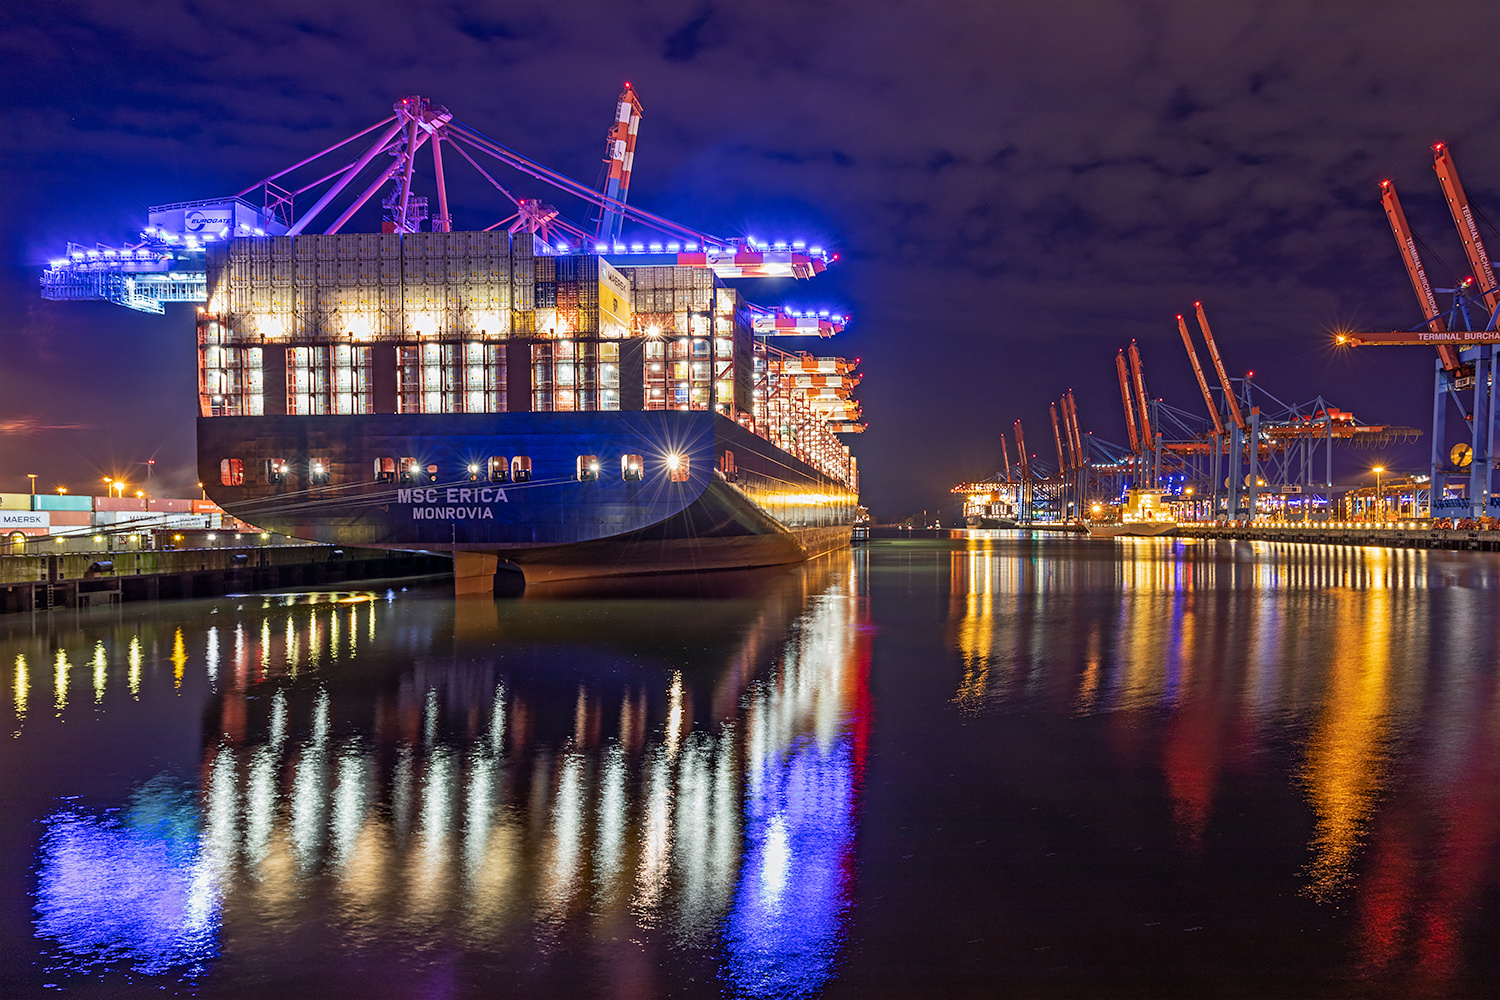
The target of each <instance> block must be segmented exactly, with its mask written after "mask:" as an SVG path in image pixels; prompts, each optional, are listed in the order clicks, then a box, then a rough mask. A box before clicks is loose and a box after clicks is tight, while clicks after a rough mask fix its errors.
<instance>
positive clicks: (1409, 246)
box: [1380, 160, 1459, 372]
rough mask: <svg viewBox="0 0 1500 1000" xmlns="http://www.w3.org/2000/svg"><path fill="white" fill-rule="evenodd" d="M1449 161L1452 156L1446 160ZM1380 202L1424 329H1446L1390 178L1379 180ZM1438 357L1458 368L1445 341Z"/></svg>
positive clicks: (1455, 354)
mask: <svg viewBox="0 0 1500 1000" xmlns="http://www.w3.org/2000/svg"><path fill="white" fill-rule="evenodd" d="M1449 162H1450V163H1451V162H1452V161H1451V160H1450V161H1449ZM1380 204H1381V207H1383V208H1384V209H1385V217H1386V219H1387V220H1388V221H1389V222H1390V224H1391V235H1393V236H1395V237H1396V247H1397V249H1399V250H1400V251H1401V260H1402V262H1403V263H1405V264H1406V276H1407V277H1408V278H1410V279H1411V289H1412V291H1414V292H1416V293H1417V302H1418V304H1419V305H1421V307H1422V313H1423V316H1424V318H1425V319H1426V320H1427V329H1429V330H1431V331H1432V332H1433V333H1445V332H1447V330H1448V324H1447V323H1445V322H1443V317H1442V316H1441V315H1440V313H1439V310H1438V304H1437V296H1436V295H1433V294H1432V282H1430V281H1428V280H1427V271H1426V269H1425V268H1423V267H1422V258H1421V257H1419V256H1417V241H1416V237H1414V236H1413V235H1412V232H1411V226H1409V225H1407V223H1406V213H1405V212H1404V211H1402V210H1401V199H1400V198H1398V197H1397V196H1396V186H1395V185H1394V184H1392V183H1391V182H1390V181H1388V180H1387V181H1381V182H1380ZM1437 352H1438V357H1439V358H1441V359H1442V362H1443V370H1444V371H1449V372H1453V371H1457V370H1458V368H1459V361H1458V352H1457V351H1455V350H1454V349H1453V348H1452V347H1451V346H1449V345H1448V344H1438V345H1437Z"/></svg>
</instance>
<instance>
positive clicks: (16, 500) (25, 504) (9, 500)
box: [0, 493, 31, 510]
mask: <svg viewBox="0 0 1500 1000" xmlns="http://www.w3.org/2000/svg"><path fill="white" fill-rule="evenodd" d="M30 509H31V494H30V493H0V510H30Z"/></svg>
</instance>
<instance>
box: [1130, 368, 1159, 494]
mask: <svg viewBox="0 0 1500 1000" xmlns="http://www.w3.org/2000/svg"><path fill="white" fill-rule="evenodd" d="M1130 375H1131V378H1132V379H1133V380H1134V381H1135V405H1136V409H1137V410H1138V411H1139V413H1138V415H1139V417H1140V420H1141V457H1142V459H1143V461H1144V467H1145V470H1146V474H1145V477H1144V478H1145V479H1146V485H1147V486H1155V485H1156V473H1155V471H1154V469H1153V468H1152V463H1153V460H1154V458H1155V454H1156V435H1155V434H1154V433H1153V432H1152V429H1151V412H1150V407H1149V404H1147V402H1146V374H1145V372H1144V371H1142V369H1141V352H1140V350H1139V349H1138V348H1137V347H1136V346H1135V341H1133V340H1132V341H1131V342H1130Z"/></svg>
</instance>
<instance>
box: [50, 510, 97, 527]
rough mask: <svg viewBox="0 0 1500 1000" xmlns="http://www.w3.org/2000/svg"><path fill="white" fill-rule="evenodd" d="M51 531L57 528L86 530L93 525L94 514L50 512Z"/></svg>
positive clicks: (63, 511)
mask: <svg viewBox="0 0 1500 1000" xmlns="http://www.w3.org/2000/svg"><path fill="white" fill-rule="evenodd" d="M50 514H51V517H50V520H51V524H52V528H53V530H56V529H58V528H87V527H89V526H90V525H92V524H93V523H94V514H93V512H92V511H87V510H54V511H51V512H50Z"/></svg>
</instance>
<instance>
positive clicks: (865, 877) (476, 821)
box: [0, 531, 1500, 1000]
mask: <svg viewBox="0 0 1500 1000" xmlns="http://www.w3.org/2000/svg"><path fill="white" fill-rule="evenodd" d="M449 587H451V584H448V583H446V582H445V581H441V580H429V581H425V582H423V581H404V582H394V583H382V584H372V585H365V584H359V585H355V584H350V585H346V588H348V589H343V590H338V591H334V590H315V591H310V592H301V593H284V594H269V595H267V594H253V595H242V596H228V597H220V598H213V599H207V600H192V601H177V602H162V603H153V604H146V603H142V604H126V605H124V606H116V607H110V608H94V609H84V610H71V609H70V610H63V611H55V612H52V613H50V614H49V613H42V614H15V615H7V616H4V617H3V618H0V693H3V698H4V703H3V711H4V713H5V718H6V734H5V738H4V740H3V742H0V780H3V786H0V796H3V803H0V804H3V808H0V935H3V940H4V941H5V946H4V949H3V955H0V995H4V996H7V997H30V996H55V995H59V994H72V995H77V996H83V997H104V996H117V995H125V994H129V995H146V994H147V993H148V992H149V994H150V995H183V996H200V997H262V996H318V997H357V998H361V1000H368V998H372V997H386V996H402V997H412V996H421V997H491V996H528V997H530V996H598V997H654V996H689V997H696V996H703V997H718V996H727V997H814V996H833V997H885V996H889V997H924V996H939V995H941V996H1025V997H1036V996H1044V997H1045V996H1084V995H1109V996H1140V997H1160V996H1205V995H1216V996H1217V995H1223V996H1262V995H1297V996H1351V995H1358V996H1370V995H1385V996H1412V995H1429V996H1431V995H1438V996H1442V995H1451V996H1474V995H1483V994H1489V993H1493V992H1494V991H1495V984H1496V983H1497V982H1500V745H1497V744H1500V671H1497V662H1500V616H1497V614H1496V612H1497V609H1500V554H1489V553H1469V552H1445V551H1436V550H1434V551H1425V550H1403V549H1385V548H1374V547H1354V546H1332V545H1312V544H1292V543H1273V542H1233V541H1225V540H1183V539H1146V538H1118V539H1089V538H1079V537H1065V536H1050V537H1041V536H1038V537H1033V536H1030V535H1028V534H1026V533H1023V532H1005V531H995V532H970V533H966V534H961V535H956V536H955V537H954V538H951V539H920V540H877V541H871V542H868V543H864V544H860V545H857V546H855V547H854V548H853V549H851V550H848V551H845V552H842V553H839V554H837V555H834V556H830V557H825V558H823V559H821V560H818V561H817V562H815V563H813V564H809V565H806V566H800V567H793V568H783V569H776V570H766V571H758V572H754V573H729V574H711V575H705V576H701V577H694V578H662V579H656V580H651V581H647V582H645V583H642V582H640V581H635V582H629V583H624V582H621V583H615V584H612V585H608V586H603V585H596V586H584V585H575V586H572V587H567V588H556V589H552V590H532V591H530V592H528V593H527V594H526V595H525V596H524V597H522V598H520V599H512V598H506V599H498V600H490V599H488V598H485V599H474V598H466V599H460V600H458V601H455V599H454V598H453V597H452V596H451V591H450V590H449V589H448V588H449Z"/></svg>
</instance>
